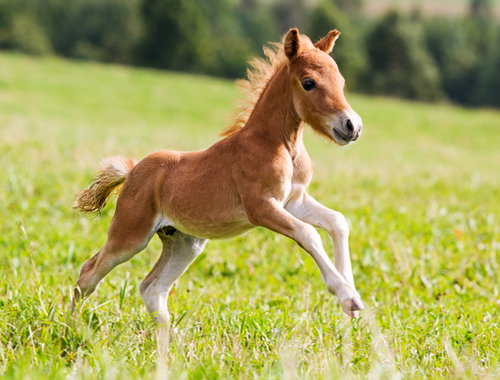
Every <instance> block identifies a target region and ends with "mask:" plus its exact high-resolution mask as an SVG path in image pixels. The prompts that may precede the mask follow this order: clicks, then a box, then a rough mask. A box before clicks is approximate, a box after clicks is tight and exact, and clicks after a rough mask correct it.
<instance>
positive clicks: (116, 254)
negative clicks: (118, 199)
mask: <svg viewBox="0 0 500 380" xmlns="http://www.w3.org/2000/svg"><path fill="white" fill-rule="evenodd" d="M128 208H129V207H127V206H123V207H117V210H116V213H115V216H114V217H113V220H112V222H111V225H110V227H109V231H108V239H107V241H106V243H105V244H104V246H103V247H102V248H101V250H100V251H99V252H98V253H97V254H96V255H94V256H92V257H91V258H90V259H89V260H87V261H86V262H85V263H84V264H83V266H82V269H81V270H80V275H79V277H78V280H77V281H76V284H77V287H75V289H74V296H73V300H72V303H71V309H72V310H74V308H75V303H76V302H78V301H79V300H80V299H81V298H82V297H88V296H89V295H90V294H92V293H93V292H94V291H95V289H96V288H97V285H99V283H100V282H101V280H102V279H103V278H104V277H105V276H106V275H107V274H108V273H109V272H111V270H112V269H113V268H115V267H116V266H117V265H119V264H121V263H124V262H126V261H128V260H130V259H131V258H132V257H133V256H135V255H136V254H137V253H139V252H140V251H142V250H143V249H144V248H146V246H147V245H148V243H149V241H150V240H151V237H152V236H153V235H154V233H155V232H156V224H157V223H158V217H157V215H155V214H154V213H153V212H150V213H146V212H144V211H146V210H143V212H142V213H137V212H135V213H134V212H130V211H131V210H127V209H128ZM135 211H137V209H136V210H135ZM139 214H140V215H139Z"/></svg>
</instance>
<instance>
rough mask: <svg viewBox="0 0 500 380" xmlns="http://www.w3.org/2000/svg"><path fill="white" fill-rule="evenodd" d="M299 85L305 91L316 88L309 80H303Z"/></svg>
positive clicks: (312, 80) (311, 80) (314, 83)
mask: <svg viewBox="0 0 500 380" xmlns="http://www.w3.org/2000/svg"><path fill="white" fill-rule="evenodd" d="M301 84H302V88H303V89H304V90H306V91H312V90H314V89H315V88H316V82H315V81H314V79H311V78H306V79H303V80H302V82H301Z"/></svg>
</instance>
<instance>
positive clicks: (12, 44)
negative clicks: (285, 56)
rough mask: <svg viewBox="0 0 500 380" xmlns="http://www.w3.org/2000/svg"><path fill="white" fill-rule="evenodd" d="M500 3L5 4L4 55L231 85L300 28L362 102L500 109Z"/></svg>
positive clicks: (108, 0)
mask: <svg viewBox="0 0 500 380" xmlns="http://www.w3.org/2000/svg"><path fill="white" fill-rule="evenodd" d="M491 7H492V5H491V0H471V3H470V12H469V14H468V15H467V16H466V17H463V18H461V19H449V18H446V17H437V16H433V17H428V16H424V15H422V14H421V13H420V12H419V11H418V10H415V11H414V12H413V13H411V14H409V15H408V14H401V13H399V12H397V11H391V12H389V13H387V14H386V15H384V16H382V17H379V18H373V17H370V18H367V17H366V16H365V15H364V14H363V12H362V10H363V0H315V1H308V0H272V1H266V0H0V49H12V50H18V51H22V52H25V53H28V54H32V55H45V54H58V55H62V56H65V57H71V58H77V59H91V60H99V61H104V62H116V63H123V64H131V65H140V66H148V67H155V68H161V69H169V70H181V71H188V72H198V73H204V74H209V75H217V76H223V77H231V78H234V77H238V76H243V75H244V74H245V69H246V67H247V60H248V59H249V58H251V57H253V56H256V55H259V54H261V52H262V45H264V44H266V43H267V42H268V41H277V40H279V38H280V36H281V35H282V34H283V33H285V32H286V31H287V30H288V29H289V28H290V27H298V28H299V29H300V30H301V32H303V33H305V34H308V35H309V36H310V37H311V38H312V39H313V40H316V39H318V38H320V37H322V36H323V35H325V34H326V33H327V32H328V31H329V30H331V29H333V28H337V29H339V30H340V31H341V32H342V36H341V38H340V39H339V40H338V42H337V44H336V47H335V49H334V51H333V53H332V54H333V57H334V58H335V60H336V61H337V62H338V64H339V66H340V69H341V72H342V73H343V75H344V76H345V78H346V80H347V83H348V88H349V89H350V90H355V91H359V92H365V93H371V94H383V95H389V96H398V97H403V98H407V99H416V100H424V101H436V100H442V99H449V100H451V101H453V102H457V103H461V104H467V105H487V106H496V107H500V27H499V23H498V21H497V20H495V19H494V18H493V17H492V14H493V12H492V9H491Z"/></svg>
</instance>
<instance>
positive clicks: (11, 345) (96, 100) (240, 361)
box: [0, 54, 500, 380]
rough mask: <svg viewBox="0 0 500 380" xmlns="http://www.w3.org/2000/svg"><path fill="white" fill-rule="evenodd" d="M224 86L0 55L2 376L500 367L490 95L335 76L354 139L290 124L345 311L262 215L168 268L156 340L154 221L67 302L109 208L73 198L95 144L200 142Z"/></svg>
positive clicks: (498, 116)
mask: <svg viewBox="0 0 500 380" xmlns="http://www.w3.org/2000/svg"><path fill="white" fill-rule="evenodd" d="M236 96H237V92H236V91H235V89H234V86H233V85H232V83H230V82H226V81H221V80H216V79H210V78H204V77H195V76H188V75H181V74H169V73H162V72H155V71H148V70H134V69H128V68H123V67H116V66H103V65H98V64H89V63H76V62H67V61H63V60H58V59H54V58H43V59H32V58H26V57H23V56H18V55H10V54H0V152H1V154H0V205H1V211H0V268H1V269H0V276H1V277H0V278H1V279H0V337H1V340H0V377H1V378H3V379H120V380H125V379H165V378H167V377H169V378H170V379H283V378H284V379H296V378H300V379H337V378H347V379H365V378H369V379H380V378H384V379H385V378H387V379H434V378H464V379H467V378H470V379H476V378H477V379H478V378H481V379H496V378H498V377H499V376H500V343H499V342H500V325H499V320H500V301H499V298H500V295H499V286H500V268H499V264H500V231H499V226H500V204H499V200H500V192H499V190H500V170H499V167H500V165H499V164H500V149H499V147H500V112H498V111H493V110H468V109H461V108H454V107H452V106H448V105H442V104H441V105H429V104H420V103H410V102H403V101H399V100H391V99H382V98H368V97H364V96H358V95H354V94H351V95H350V96H349V95H348V100H349V101H350V103H351V105H352V106H353V108H354V109H355V110H356V111H357V112H358V113H359V114H360V115H361V116H362V117H363V119H364V124H365V126H364V131H365V132H364V135H363V136H362V138H361V139H360V140H359V142H356V143H355V144H353V145H351V146H348V147H345V148H339V147H337V146H335V145H334V144H328V143H326V142H325V141H323V140H322V139H320V138H318V137H317V136H315V135H313V134H312V133H308V134H307V135H306V146H307V147H308V149H309V152H310V155H311V157H312V158H313V160H314V163H315V166H316V173H315V177H314V179H313V182H312V184H311V186H310V193H311V194H312V195H313V196H314V197H316V198H317V199H318V200H319V201H320V202H322V203H323V204H325V205H327V206H329V207H331V208H334V209H336V210H339V211H341V212H342V213H344V215H345V216H346V218H347V219H348V221H349V224H350V226H351V235H350V247H351V258H352V262H353V270H354V276H355V281H356V283H357V288H358V291H359V293H360V294H361V296H362V298H363V300H364V302H365V306H366V310H365V311H364V312H363V313H362V318H360V319H359V320H351V319H349V318H348V317H346V316H344V315H343V314H342V312H341V309H340V307H339V305H338V303H337V302H336V300H335V299H334V298H333V297H332V296H330V295H329V294H328V293H327V291H326V289H325V286H324V284H323V282H322V279H321V276H320V274H319V271H318V269H317V268H316V266H315V264H314V263H313V261H312V260H311V259H310V258H309V257H308V256H307V254H306V253H305V252H304V251H302V250H301V249H300V248H299V247H298V246H297V245H296V244H294V243H293V242H291V241H289V240H288V239H286V238H283V237H281V236H279V235H276V234H273V233H271V232H268V231H266V230H263V229H256V230H254V231H251V232H250V233H248V234H247V235H245V236H242V237H238V238H235V239H232V240H227V241H212V242H210V243H209V244H208V245H207V248H206V250H205V252H204V253H203V254H202V255H201V256H200V257H199V258H198V259H197V260H196V262H195V263H194V264H193V266H192V267H191V268H190V269H189V270H188V271H187V273H186V274H185V275H184V276H183V277H182V278H181V279H180V281H179V282H178V283H177V284H176V286H175V288H174V290H173V292H172V294H171V296H170V310H171V314H172V318H173V325H174V326H175V328H176V332H175V334H174V335H173V337H172V339H171V341H170V343H169V345H168V346H167V347H168V349H167V350H166V352H165V350H164V346H162V345H161V344H160V345H158V344H157V340H156V331H157V328H156V326H155V325H154V323H153V322H152V320H151V319H150V318H149V316H148V315H147V312H146V309H145V307H144V305H143V303H142V301H141V299H140V295H139V290H138V286H139V283H140V281H141V280H142V278H144V276H145V275H146V274H147V273H148V271H149V270H150V268H151V267H152V265H153V264H154V262H155V260H156V258H157V256H158V254H159V251H160V244H159V241H158V239H154V241H152V243H151V244H150V245H149V247H148V248H147V249H146V250H145V251H144V252H143V253H141V254H139V255H137V256H136V257H135V258H134V259H132V260H131V261H130V262H128V263H126V264H124V265H122V266H120V267H118V268H117V269H116V270H114V271H113V272H112V273H111V274H110V275H109V276H108V277H107V278H106V280H105V281H104V283H103V284H102V285H101V286H100V288H99V289H98V292H97V293H96V294H94V295H93V296H92V297H91V298H90V300H89V301H88V302H87V303H86V304H85V306H84V310H83V312H82V313H81V314H79V315H77V316H76V317H75V320H73V321H71V320H69V319H68V314H67V312H68V304H69V301H70V292H71V288H72V286H73V284H74V281H75V279H76V277H77V275H78V271H79V269H80V266H81V264H82V263H83V262H84V261H85V260H86V259H87V258H88V257H89V256H90V255H92V254H93V253H95V252H96V251H97V250H98V249H99V248H100V246H101V245H102V244H103V243H104V241H105V238H106V230H107V227H108V224H109V221H110V218H111V216H112V214H113V207H112V206H108V207H107V208H106V209H105V210H104V212H103V216H102V217H101V219H100V220H92V219H89V218H87V217H85V216H82V215H78V214H77V213H75V212H74V211H72V209H71V197H72V194H73V193H75V192H76V191H77V190H79V189H81V188H83V187H85V186H86V185H87V184H88V182H89V180H90V179H91V178H92V176H93V173H94V171H95V169H96V168H97V164H98V161H99V160H101V159H102V158H104V157H108V156H111V155H116V154H122V155H125V156H129V157H135V158H137V159H140V158H142V157H144V156H145V155H146V154H148V153H150V152H151V151H154V150H159V149H178V150H194V149H202V148H204V147H207V146H208V145H210V144H212V143H213V142H215V141H216V140H217V139H218V137H217V133H218V132H219V131H220V130H222V129H223V128H224V127H225V126H226V125H227V123H228V118H229V116H230V115H231V112H232V104H233V99H234V98H235V97H236ZM322 237H323V242H324V244H325V247H326V248H327V250H328V251H329V252H330V253H332V252H333V245H332V244H331V242H330V241H329V240H328V239H327V236H326V234H324V233H322ZM164 359H165V360H164Z"/></svg>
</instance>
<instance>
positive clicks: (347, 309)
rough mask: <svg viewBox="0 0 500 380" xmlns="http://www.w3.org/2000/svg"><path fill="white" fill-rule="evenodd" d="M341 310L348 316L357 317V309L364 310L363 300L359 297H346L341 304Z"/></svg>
mask: <svg viewBox="0 0 500 380" xmlns="http://www.w3.org/2000/svg"><path fill="white" fill-rule="evenodd" d="M341 305H342V310H343V311H344V313H346V314H347V315H348V316H349V317H352V318H359V310H364V308H365V307H364V306H363V302H361V299H360V298H357V297H356V298H353V299H347V300H345V301H344V302H343V303H342V304H341Z"/></svg>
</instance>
